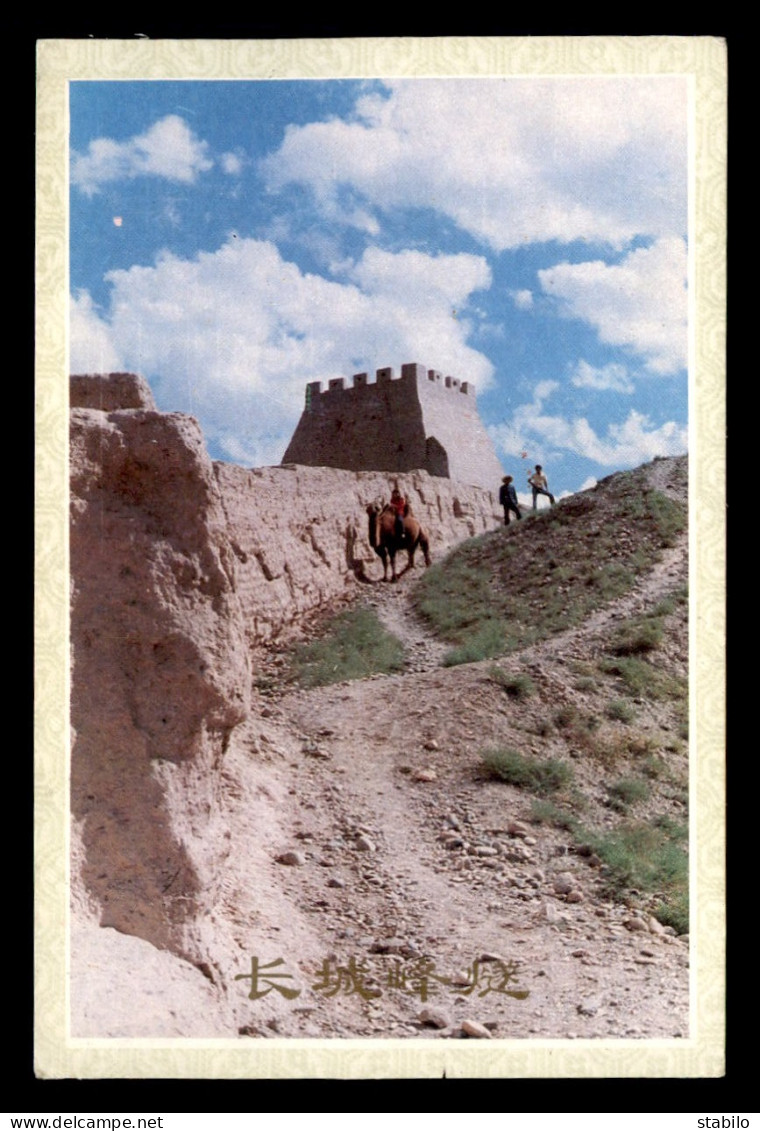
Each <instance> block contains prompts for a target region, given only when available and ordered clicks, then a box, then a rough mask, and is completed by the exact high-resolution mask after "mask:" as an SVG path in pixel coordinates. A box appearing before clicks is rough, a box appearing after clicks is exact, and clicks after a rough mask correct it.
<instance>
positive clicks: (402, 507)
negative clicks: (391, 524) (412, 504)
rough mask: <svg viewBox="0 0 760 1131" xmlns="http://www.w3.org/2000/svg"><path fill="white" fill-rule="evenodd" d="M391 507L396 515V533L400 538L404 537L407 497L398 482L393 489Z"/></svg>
mask: <svg viewBox="0 0 760 1131" xmlns="http://www.w3.org/2000/svg"><path fill="white" fill-rule="evenodd" d="M391 509H392V510H393V513H394V514H395V516H396V522H395V533H396V537H397V538H398V539H402V538H403V537H404V515H405V514H406V499H405V498H404V496H403V495H402V494H401V492H400V491H399V489H398V483H397V484H396V486H395V487H394V488H393V490H392V491H391Z"/></svg>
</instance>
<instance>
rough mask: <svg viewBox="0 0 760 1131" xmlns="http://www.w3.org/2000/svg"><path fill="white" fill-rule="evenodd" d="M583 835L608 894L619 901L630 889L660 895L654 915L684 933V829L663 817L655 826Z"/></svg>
mask: <svg viewBox="0 0 760 1131" xmlns="http://www.w3.org/2000/svg"><path fill="white" fill-rule="evenodd" d="M585 835H586V838H587V839H588V841H589V843H590V844H591V846H592V848H593V850H594V852H596V854H597V856H599V857H600V858H601V860H602V862H603V865H604V871H605V876H606V880H607V885H608V889H609V891H610V893H611V894H612V895H614V896H615V897H617V898H620V897H622V896H623V895H624V894H625V893H626V892H627V891H631V890H632V889H634V890H636V891H638V892H639V893H640V894H642V895H654V894H656V895H659V897H660V903H659V904H658V905H657V907H656V908H655V909H654V914H655V915H656V917H657V918H658V919H659V920H660V922H663V923H664V922H669V923H670V924H671V925H672V926H674V927H675V929H676V930H677V931H679V932H683V931H685V930H688V889H689V867H688V858H687V855H686V851H685V848H684V841H685V840H686V838H687V835H688V830H687V827H686V825H684V824H679V823H677V822H675V821H672V820H670V819H669V818H667V817H665V818H660V819H658V820H657V821H655V822H654V824H643V823H635V824H626V825H622V826H621V827H620V828H618V829H616V830H614V831H613V832H605V833H589V832H586V834H585Z"/></svg>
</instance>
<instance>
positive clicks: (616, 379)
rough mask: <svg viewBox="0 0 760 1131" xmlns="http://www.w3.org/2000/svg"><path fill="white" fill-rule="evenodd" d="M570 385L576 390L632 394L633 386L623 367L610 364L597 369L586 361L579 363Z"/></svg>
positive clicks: (613, 363)
mask: <svg viewBox="0 0 760 1131" xmlns="http://www.w3.org/2000/svg"><path fill="white" fill-rule="evenodd" d="M570 383H571V384H572V385H575V386H576V388H578V389H599V390H601V391H603V392H613V393H632V392H633V390H634V384H633V381H632V380H631V377H630V374H629V373H628V370H627V369H626V367H625V366H624V365H618V364H617V363H615V362H611V363H610V364H609V365H603V366H602V367H601V368H597V367H595V366H593V365H589V363H588V362H587V361H583V360H581V361H579V362H578V364H577V365H576V367H575V371H574V372H573V375H572V377H571V378H570Z"/></svg>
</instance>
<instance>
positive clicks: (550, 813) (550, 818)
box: [530, 801, 578, 832]
mask: <svg viewBox="0 0 760 1131" xmlns="http://www.w3.org/2000/svg"><path fill="white" fill-rule="evenodd" d="M530 819H531V821H533V823H534V824H536V825H551V826H552V828H555V829H565V831H566V832H574V831H575V829H577V828H578V820H577V818H576V817H574V816H573V814H572V813H568V811H567V810H566V809H561V808H560V807H559V805H555V803H554V802H553V801H533V802H532V804H531V807H530Z"/></svg>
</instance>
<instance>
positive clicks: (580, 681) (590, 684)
mask: <svg viewBox="0 0 760 1131" xmlns="http://www.w3.org/2000/svg"><path fill="white" fill-rule="evenodd" d="M573 687H574V688H575V690H576V691H596V688H597V681H596V680H595V679H594V677H593V676H592V675H581V676H578V678H577V679H576V681H575V683H574V684H573Z"/></svg>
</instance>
